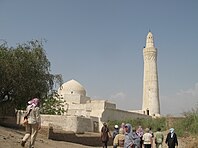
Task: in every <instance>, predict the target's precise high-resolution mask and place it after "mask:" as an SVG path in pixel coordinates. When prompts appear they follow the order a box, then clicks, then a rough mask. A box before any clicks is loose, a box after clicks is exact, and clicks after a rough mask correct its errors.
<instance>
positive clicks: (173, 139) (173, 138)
mask: <svg viewBox="0 0 198 148" xmlns="http://www.w3.org/2000/svg"><path fill="white" fill-rule="evenodd" d="M165 143H166V144H167V145H168V147H169V148H175V146H178V141H177V135H176V133H175V132H174V128H171V129H170V132H169V133H168V134H167V137H166V141H165Z"/></svg>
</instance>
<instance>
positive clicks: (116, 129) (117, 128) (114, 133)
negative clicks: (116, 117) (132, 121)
mask: <svg viewBox="0 0 198 148" xmlns="http://www.w3.org/2000/svg"><path fill="white" fill-rule="evenodd" d="M118 133H119V126H118V125H115V126H114V131H113V137H112V138H113V140H114V138H115V136H116V135H117V134H118Z"/></svg>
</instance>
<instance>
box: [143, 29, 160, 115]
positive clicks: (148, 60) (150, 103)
mask: <svg viewBox="0 0 198 148" xmlns="http://www.w3.org/2000/svg"><path fill="white" fill-rule="evenodd" d="M143 56H144V82H143V104H142V110H143V113H144V114H147V115H151V116H158V115H160V102H159V87H158V73H157V48H155V46H154V39H153V34H152V33H151V32H150V31H149V33H148V35H147V37H146V47H145V48H144V49H143Z"/></svg>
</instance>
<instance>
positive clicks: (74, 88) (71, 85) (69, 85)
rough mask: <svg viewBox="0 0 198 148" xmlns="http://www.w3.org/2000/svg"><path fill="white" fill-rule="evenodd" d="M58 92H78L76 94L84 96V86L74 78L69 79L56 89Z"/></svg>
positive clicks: (61, 93)
mask: <svg viewBox="0 0 198 148" xmlns="http://www.w3.org/2000/svg"><path fill="white" fill-rule="evenodd" d="M58 93H59V94H60V95H64V94H78V95H82V96H86V91H85V89H84V87H83V86H82V85H81V84H80V83H79V82H77V81H75V80H70V81H67V82H66V83H64V84H62V86H61V87H60V88H59V89H58Z"/></svg>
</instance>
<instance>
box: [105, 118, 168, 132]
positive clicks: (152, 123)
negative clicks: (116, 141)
mask: <svg viewBox="0 0 198 148" xmlns="http://www.w3.org/2000/svg"><path fill="white" fill-rule="evenodd" d="M123 122H124V123H130V124H131V125H132V127H135V128H137V127H138V126H140V125H141V126H142V128H143V129H145V128H147V127H150V128H151V129H152V131H153V132H155V131H157V128H158V127H160V128H161V129H162V130H166V118H165V117H162V118H156V119H153V118H152V119H143V118H137V119H128V120H122V121H118V120H116V121H109V122H108V125H109V127H110V129H111V130H113V127H114V125H116V124H117V125H121V123H123Z"/></svg>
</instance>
